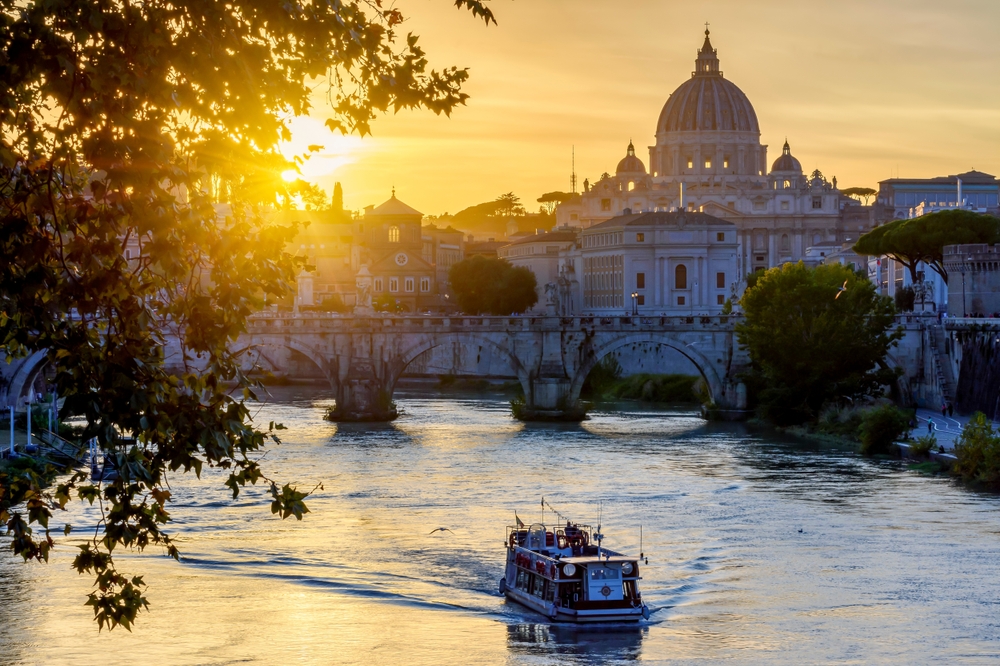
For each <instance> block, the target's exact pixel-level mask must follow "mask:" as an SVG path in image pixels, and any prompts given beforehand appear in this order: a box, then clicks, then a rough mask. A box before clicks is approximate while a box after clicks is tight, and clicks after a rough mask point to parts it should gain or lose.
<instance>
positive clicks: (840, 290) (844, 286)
mask: <svg viewBox="0 0 1000 666" xmlns="http://www.w3.org/2000/svg"><path fill="white" fill-rule="evenodd" d="M845 291H847V280H844V284H842V285H841V286H840V289H838V290H837V295H836V296H834V297H833V300H837V299H838V298H840V295H841V294H842V293H844V292H845Z"/></svg>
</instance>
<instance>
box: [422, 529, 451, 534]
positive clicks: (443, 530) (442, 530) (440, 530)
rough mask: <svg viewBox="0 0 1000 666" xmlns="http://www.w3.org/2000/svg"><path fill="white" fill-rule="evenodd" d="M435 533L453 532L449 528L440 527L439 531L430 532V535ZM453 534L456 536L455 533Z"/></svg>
mask: <svg viewBox="0 0 1000 666" xmlns="http://www.w3.org/2000/svg"><path fill="white" fill-rule="evenodd" d="M435 532H451V530H449V529H448V528H447V527H438V528H437V529H433V530H431V531H430V532H428V534H434V533H435ZM451 533H452V534H454V532H451Z"/></svg>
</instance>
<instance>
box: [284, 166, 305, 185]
mask: <svg viewBox="0 0 1000 666" xmlns="http://www.w3.org/2000/svg"><path fill="white" fill-rule="evenodd" d="M281 177H282V178H283V179H284V181H285V182H286V183H294V182H295V181H297V180H298V179H299V178H300V177H301V176H299V172H298V171H296V170H295V169H287V170H286V171H282V172H281Z"/></svg>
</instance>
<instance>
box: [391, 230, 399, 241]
mask: <svg viewBox="0 0 1000 666" xmlns="http://www.w3.org/2000/svg"><path fill="white" fill-rule="evenodd" d="M389 242H390V243H398V242H399V227H397V226H391V227H389Z"/></svg>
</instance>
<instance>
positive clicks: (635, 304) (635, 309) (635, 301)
mask: <svg viewBox="0 0 1000 666" xmlns="http://www.w3.org/2000/svg"><path fill="white" fill-rule="evenodd" d="M637 314H639V292H637V291H633V292H632V316H635V315H637Z"/></svg>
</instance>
